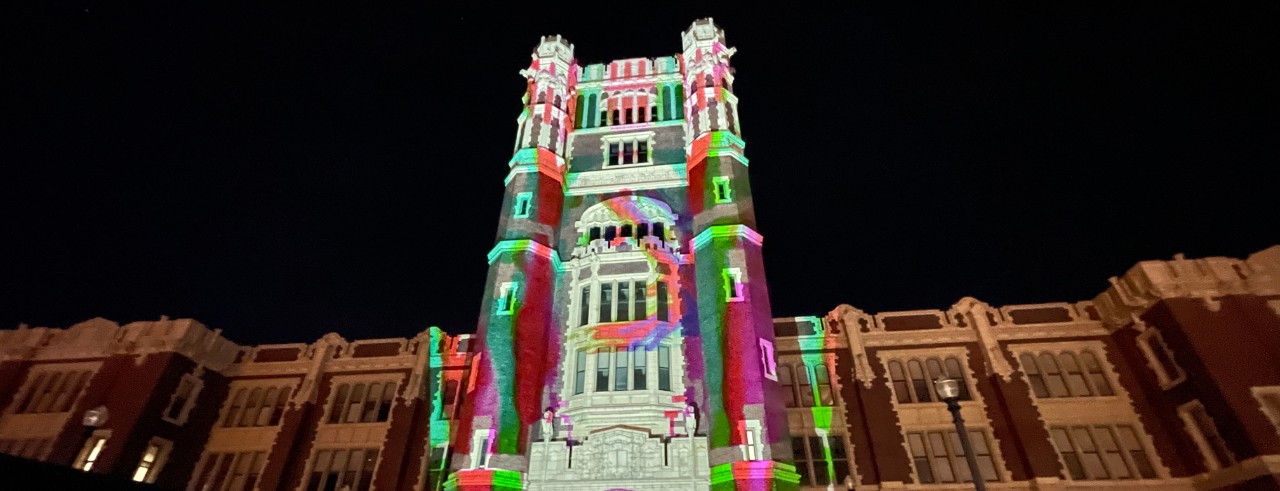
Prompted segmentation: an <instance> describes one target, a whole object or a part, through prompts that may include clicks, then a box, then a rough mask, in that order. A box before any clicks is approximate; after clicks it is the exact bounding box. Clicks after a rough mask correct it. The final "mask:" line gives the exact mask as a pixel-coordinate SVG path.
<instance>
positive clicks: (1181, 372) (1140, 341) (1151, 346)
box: [1135, 326, 1187, 390]
mask: <svg viewBox="0 0 1280 491" xmlns="http://www.w3.org/2000/svg"><path fill="white" fill-rule="evenodd" d="M1153 340H1154V342H1153ZM1135 341H1136V343H1137V345H1138V350H1139V351H1141V352H1142V356H1143V357H1144V358H1146V360H1147V367H1148V368H1150V369H1151V371H1153V372H1155V374H1156V381H1157V382H1159V384H1160V388H1161V389H1165V390H1169V389H1170V388H1173V387H1174V386H1176V385H1178V384H1180V383H1182V382H1183V381H1185V380H1186V379H1187V371H1186V370H1185V369H1183V368H1182V365H1180V364H1179V363H1178V359H1177V358H1176V357H1174V355H1173V349H1172V348H1170V347H1169V343H1168V342H1166V341H1165V339H1164V334H1163V333H1161V332H1160V330H1159V329H1157V328H1155V327H1152V326H1148V327H1147V328H1146V329H1145V330H1143V331H1142V332H1141V333H1140V334H1138V337H1137V338H1136V339H1135ZM1157 349H1159V350H1162V352H1163V353H1164V355H1165V358H1164V359H1166V360H1168V361H1169V364H1170V367H1171V368H1173V370H1174V371H1176V372H1177V373H1176V374H1170V373H1169V372H1168V371H1167V370H1166V367H1165V366H1164V363H1161V361H1160V360H1161V358H1160V356H1159V355H1158V354H1157V353H1156V350H1157Z"/></svg>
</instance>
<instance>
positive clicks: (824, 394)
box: [813, 364, 835, 406]
mask: <svg viewBox="0 0 1280 491" xmlns="http://www.w3.org/2000/svg"><path fill="white" fill-rule="evenodd" d="M813 380H814V382H816V384H817V386H818V402H819V403H820V404H822V405H823V406H831V405H834V404H835V399H834V397H835V396H834V395H832V393H831V373H830V372H828V371H827V366H826V365H824V364H818V365H814V367H813Z"/></svg>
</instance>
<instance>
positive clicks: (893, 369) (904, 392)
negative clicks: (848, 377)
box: [889, 360, 932, 482]
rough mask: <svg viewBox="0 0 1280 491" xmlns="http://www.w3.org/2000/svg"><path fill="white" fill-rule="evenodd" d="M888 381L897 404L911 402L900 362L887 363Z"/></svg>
mask: <svg viewBox="0 0 1280 491" xmlns="http://www.w3.org/2000/svg"><path fill="white" fill-rule="evenodd" d="M889 379H890V380H891V381H892V382H893V393H894V395H895V396H897V398H898V403H900V404H901V403H908V402H911V389H910V388H909V387H908V386H907V375H906V371H905V370H903V369H902V362H899V361H897V360H891V361H889ZM929 482H932V481H929Z"/></svg>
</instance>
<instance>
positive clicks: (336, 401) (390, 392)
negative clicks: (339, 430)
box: [328, 380, 396, 424]
mask: <svg viewBox="0 0 1280 491" xmlns="http://www.w3.org/2000/svg"><path fill="white" fill-rule="evenodd" d="M335 387H336V390H334V392H333V395H332V396H331V397H330V398H329V418H328V422H329V424H345V423H383V422H386V421H387V417H388V416H390V414H391V403H392V401H393V400H394V399H395V396H396V382H395V381H392V380H384V381H374V382H371V383H352V382H346V383H336V384H335Z"/></svg>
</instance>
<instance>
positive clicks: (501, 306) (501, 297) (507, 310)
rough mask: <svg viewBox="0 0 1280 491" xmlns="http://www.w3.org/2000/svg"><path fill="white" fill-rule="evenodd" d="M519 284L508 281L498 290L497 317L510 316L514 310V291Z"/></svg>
mask: <svg viewBox="0 0 1280 491" xmlns="http://www.w3.org/2000/svg"><path fill="white" fill-rule="evenodd" d="M519 285H520V284H519V283H516V282H514V281H508V282H505V283H503V284H502V286H501V287H499V288H498V301H497V302H498V305H497V309H498V310H497V314H498V315H511V313H512V312H515V310H516V290H517V289H518V288H519Z"/></svg>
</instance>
